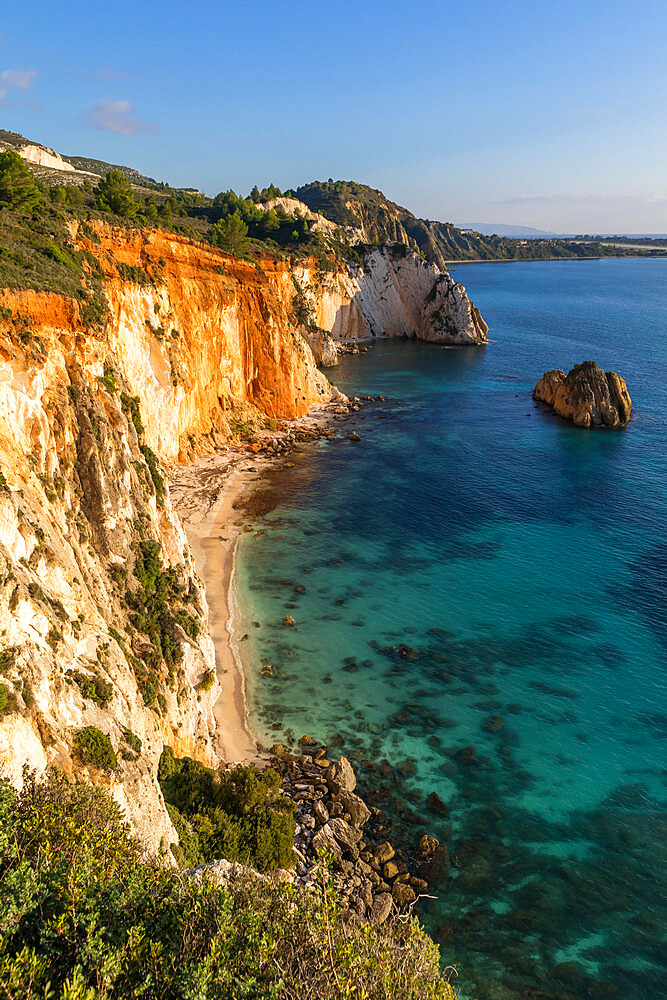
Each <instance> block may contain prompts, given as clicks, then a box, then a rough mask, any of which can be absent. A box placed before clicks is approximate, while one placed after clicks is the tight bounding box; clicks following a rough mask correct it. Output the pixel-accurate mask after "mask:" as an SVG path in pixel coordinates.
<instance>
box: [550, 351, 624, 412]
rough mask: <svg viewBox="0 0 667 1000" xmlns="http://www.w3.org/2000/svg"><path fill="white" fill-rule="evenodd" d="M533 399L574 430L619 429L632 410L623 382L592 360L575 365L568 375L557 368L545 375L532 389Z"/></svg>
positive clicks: (613, 373) (614, 373) (618, 376)
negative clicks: (548, 407)
mask: <svg viewBox="0 0 667 1000" xmlns="http://www.w3.org/2000/svg"><path fill="white" fill-rule="evenodd" d="M533 399H536V400H538V401H539V402H541V403H546V404H547V406H551V407H553V409H554V412H555V413H557V414H558V415H559V416H561V417H564V418H565V419H566V420H571V421H572V423H573V424H575V425H576V426H577V427H622V426H623V425H624V424H627V422H628V421H629V419H630V413H631V410H632V400H631V399H630V394H629V393H628V387H627V385H626V384H625V380H624V379H622V378H621V377H620V375H617V374H616V372H612V371H609V372H605V371H603V370H602V368H598V366H597V364H596V363H595V361H584V362H583V363H582V364H580V365H575V366H574V368H572V369H571V371H569V372H568V374H567V375H566V374H565V372H564V371H562V370H561V369H560V368H553V369H551V371H548V372H545V373H544V375H543V376H542V378H541V379H540V380H539V382H538V383H537V385H536V386H535V388H534V389H533Z"/></svg>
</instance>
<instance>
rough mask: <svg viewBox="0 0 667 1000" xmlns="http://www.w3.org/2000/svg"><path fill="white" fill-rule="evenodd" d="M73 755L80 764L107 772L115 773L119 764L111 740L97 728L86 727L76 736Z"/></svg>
mask: <svg viewBox="0 0 667 1000" xmlns="http://www.w3.org/2000/svg"><path fill="white" fill-rule="evenodd" d="M73 753H74V757H75V759H76V760H78V761H79V763H81V764H90V765H91V766H92V767H99V768H102V769H103V770H105V771H114V770H115V769H116V766H117V764H118V761H117V760H116V752H115V750H114V748H113V744H112V743H111V740H110V739H109V737H108V736H107V735H106V733H103V732H101V731H100V730H99V729H97V728H96V727H95V726H86V727H85V729H81V730H80V731H79V732H78V733H77V734H76V736H75V737H74V751H73Z"/></svg>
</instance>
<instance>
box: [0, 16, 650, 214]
mask: <svg viewBox="0 0 667 1000" xmlns="http://www.w3.org/2000/svg"><path fill="white" fill-rule="evenodd" d="M3 7H4V9H3V16H2V20H1V21H0V127H3V128H7V129H10V130H12V131H17V132H21V133H22V134H23V135H26V136H28V137H29V138H33V139H36V140H38V141H40V142H43V143H45V144H46V145H49V146H52V147H53V148H55V149H57V150H58V151H60V152H63V153H66V154H67V153H69V154H75V153H78V154H81V155H88V156H97V157H99V158H101V159H104V160H109V161H112V162H117V163H118V162H121V163H127V164H129V165H131V166H135V167H137V168H138V169H140V170H141V171H143V172H145V173H147V174H149V175H151V176H153V177H156V178H158V179H160V180H168V181H169V182H170V183H172V184H174V185H193V186H195V187H198V188H200V189H201V190H204V191H206V192H207V193H208V194H215V193H217V192H218V191H220V190H223V189H227V188H229V187H233V188H234V189H235V190H237V191H238V192H239V193H244V194H245V193H247V191H248V190H249V189H250V187H251V186H252V185H253V184H254V183H257V184H258V185H259V186H260V187H262V186H263V185H264V184H268V183H270V182H273V183H275V184H278V185H279V186H280V187H283V188H284V187H296V186H298V185H299V184H302V183H304V182H307V181H309V180H313V179H316V178H317V179H326V178H328V177H333V178H345V179H355V180H360V181H363V182H364V183H367V184H370V185H372V186H373V187H377V188H381V189H382V190H383V191H385V193H386V194H387V195H389V196H390V197H391V198H393V199H395V200H396V201H398V202H400V203H401V204H404V205H405V206H406V207H408V208H410V209H411V210H412V211H414V212H416V213H417V214H418V215H423V216H427V217H429V218H434V219H440V220H443V221H455V222H487V221H489V222H505V223H516V224H520V225H532V226H536V227H538V228H543V229H550V230H555V231H560V232H565V231H578V232H589V231H596V232H598V231H604V232H607V231H618V232H622V231H625V232H667V127H666V126H667V110H666V109H667V72H666V70H665V52H666V51H667V2H665V0H659V2H658V0H656V2H653V0H634V2H626V0H620V2H613V0H606V2H603V0H579V2H576V3H575V2H571V0H560V2H557V3H556V2H553V0H532V2H530V3H529V2H523V0H494V2H489V0H473V2H466V0H459V2H457V3H451V2H449V0H445V2H441V3H432V2H421V3H406V2H404V3H394V2H392V0H385V2H383V3H381V2H375V0H372V2H368V0H366V2H365V0H357V3H349V2H347V0H343V2H333V0H332V2H330V3H322V2H319V0H311V2H310V3H303V2H300V0H298V2H289V0H287V2H284V3H282V4H279V3H276V2H273V3H267V2H256V3H248V2H246V3H243V2H236V3H227V2H225V0H222V2H211V0H191V2H189V3H185V4H184V3H182V2H180V3H176V2H174V0H162V2H160V3H157V2H154V3H146V2H141V0H135V2H133V3H128V2H126V0H116V2H114V3H113V4H104V3H99V2H96V0H88V2H71V0H62V2H59V3H58V4H54V3H53V0H49V2H42V0H37V2H30V0H27V2H24V3H9V2H7V3H6V4H4V5H3Z"/></svg>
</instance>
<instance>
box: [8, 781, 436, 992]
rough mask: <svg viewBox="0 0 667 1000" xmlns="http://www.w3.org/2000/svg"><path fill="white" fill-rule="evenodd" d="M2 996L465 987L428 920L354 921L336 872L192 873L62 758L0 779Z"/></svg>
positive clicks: (372, 990)
mask: <svg viewBox="0 0 667 1000" xmlns="http://www.w3.org/2000/svg"><path fill="white" fill-rule="evenodd" d="M67 984H69V985H67ZM0 995H1V996H2V997H6V998H7V1000H45V998H46V997H52V998H53V1000H56V998H57V1000H75V998H76V1000H84V998H85V1000H95V998H99V1000H103V998H104V1000H128V998H130V997H132V998H135V1000H139V998H141V1000H153V998H160V1000H185V998H189V1000H195V998H196V1000H241V998H245V1000H278V998H280V1000H346V998H347V1000H349V998H351V997H359V998H360V1000H361V998H362V997H363V998H364V1000H454V994H453V992H452V989H451V987H450V986H449V984H448V983H447V982H446V981H445V980H444V979H442V978H441V976H440V974H439V971H438V950H437V948H436V946H435V945H434V944H433V942H432V941H431V940H430V939H429V938H428V937H427V936H426V935H425V934H424V932H423V931H422V930H421V928H420V927H419V925H418V924H417V921H416V920H410V921H407V922H406V923H398V924H395V925H394V924H385V925H382V926H381V927H377V926H373V925H367V926H364V927H361V928H353V927H350V926H349V925H346V923H345V922H344V921H343V920H342V908H341V905H340V902H339V900H338V898H337V896H336V893H335V891H334V890H333V889H332V887H331V885H330V884H329V883H328V881H327V878H326V873H324V872H322V873H321V874H320V877H319V889H316V890H313V891H308V890H305V889H301V888H298V887H295V886H292V885H289V884H287V883H284V882H280V881H275V882H274V881H272V880H270V879H261V878H259V877H257V876H254V875H253V874H252V873H250V872H249V873H248V874H247V877H244V878H242V879H239V880H237V881H235V882H234V883H232V884H231V885H230V886H229V887H219V886H216V885H215V884H214V882H213V881H212V880H209V879H203V880H202V881H201V882H198V881H195V880H192V879H187V878H183V876H182V875H180V874H179V873H175V872H172V871H170V870H167V869H166V868H164V867H162V866H161V865H159V864H157V863H155V862H152V861H147V860H146V859H145V857H144V855H143V852H142V850H141V847H140V845H138V844H137V843H136V842H135V841H134V840H132V838H131V837H130V835H129V831H128V829H127V827H126V826H125V824H124V823H123V818H122V814H121V812H120V810H119V808H118V806H117V805H116V804H115V803H114V802H112V801H111V799H110V798H109V797H108V796H107V795H106V794H105V793H104V792H103V791H102V790H101V789H98V788H94V787H91V786H90V785H87V784H84V783H83V782H77V783H71V782H69V781H67V779H65V778H64V777H63V776H62V775H61V774H59V773H58V772H57V771H53V770H52V771H51V772H50V773H49V776H48V777H47V779H46V780H45V781H44V782H43V783H41V784H37V783H36V782H35V779H34V777H32V776H27V779H26V781H25V783H24V788H23V791H22V792H21V793H17V792H15V791H14V790H13V789H12V788H11V787H10V786H9V785H8V784H7V783H6V782H4V781H1V782H0Z"/></svg>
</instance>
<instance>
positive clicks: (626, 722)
mask: <svg viewBox="0 0 667 1000" xmlns="http://www.w3.org/2000/svg"><path fill="white" fill-rule="evenodd" d="M455 277H456V279H457V280H459V281H463V282H464V283H465V284H466V286H467V288H468V290H469V292H470V294H471V297H472V298H473V299H474V300H475V302H476V303H477V305H478V306H479V307H480V309H481V311H482V314H483V315H484V317H485V318H486V320H487V322H488V323H489V327H490V333H489V336H490V338H491V340H492V342H491V343H490V344H489V345H488V347H486V348H483V349H474V348H470V349H467V348H465V349H456V350H448V349H445V348H442V347H438V346H433V345H425V344H419V343H413V342H386V343H380V344H377V345H375V346H374V347H373V348H372V349H371V350H370V351H369V353H368V354H367V355H365V356H361V357H348V358H345V359H343V361H342V363H341V364H340V366H339V367H338V369H336V370H334V371H333V372H330V374H331V375H332V376H333V377H334V379H335V381H336V382H337V384H338V385H339V386H340V387H341V388H342V389H343V390H344V391H346V392H348V393H351V394H353V393H358V394H372V395H377V394H383V395H385V396H386V402H384V403H380V402H378V403H372V404H370V405H369V406H368V407H366V408H364V409H362V410H361V411H360V412H359V413H358V414H355V415H354V417H353V418H352V420H351V421H348V420H346V421H345V422H341V423H340V425H339V426H340V432H341V433H340V436H339V437H338V438H337V439H335V440H334V441H332V442H330V443H323V444H321V445H320V446H318V447H312V446H311V447H304V449H303V450H302V451H301V452H300V453H299V454H298V455H297V456H296V457H295V459H294V462H295V465H294V468H290V469H283V470H279V471H277V472H276V473H274V474H273V475H272V477H271V479H270V481H269V482H268V483H267V484H265V485H264V486H263V487H262V488H261V489H260V491H259V493H258V495H257V496H256V497H255V501H254V503H253V509H254V511H255V526H256V528H257V529H258V530H257V532H256V533H249V534H247V535H244V536H243V538H242V541H241V545H240V552H239V561H238V578H237V586H238V593H239V599H240V601H241V604H242V606H243V608H244V609H245V613H246V618H247V620H249V621H251V622H254V623H255V627H250V628H248V627H247V621H246V625H245V628H244V631H247V632H248V633H249V639H248V640H246V641H245V642H243V643H242V644H241V648H242V649H244V655H245V658H246V662H247V664H248V672H249V678H248V681H249V690H250V700H251V714H252V718H253V724H254V726H255V730H256V732H257V733H258V735H259V736H260V738H261V739H263V740H264V741H265V742H266V743H272V742H276V741H282V740H286V739H287V740H289V739H290V738H293V737H297V738H298V737H299V736H300V735H302V734H303V733H308V734H310V735H312V736H314V737H315V738H317V739H319V740H322V741H324V742H326V743H328V744H329V745H331V746H332V747H336V748H339V750H341V751H343V750H344V752H346V753H347V754H348V756H351V757H352V758H354V759H355V761H356V763H357V764H358V766H359V776H360V783H361V785H362V786H363V787H364V788H365V789H366V790H367V791H368V792H369V795H370V796H371V797H372V798H373V799H374V801H376V802H377V803H378V804H379V805H381V806H382V808H383V809H385V810H386V811H387V814H388V815H389V816H390V818H391V820H392V822H393V829H392V834H391V836H392V838H393V839H394V840H396V841H401V842H404V843H405V844H407V845H410V844H414V843H415V842H416V840H417V839H418V836H419V835H420V833H421V832H423V831H425V830H428V831H429V832H431V833H433V834H435V835H436V836H437V837H438V838H439V839H440V840H441V842H442V843H445V844H447V845H448V847H449V853H450V858H451V861H452V866H451V868H450V869H449V871H448V872H446V873H445V874H444V875H443V878H442V881H441V882H440V883H439V884H438V885H436V886H434V887H433V888H432V889H431V890H430V891H431V892H433V893H434V894H435V895H437V897H438V898H437V900H430V901H426V902H425V903H422V904H421V916H422V918H423V919H424V920H425V922H426V923H427V925H428V927H429V929H430V930H431V932H432V933H433V934H434V936H435V937H436V939H437V940H438V941H439V942H440V944H441V950H442V954H443V959H444V961H445V962H446V963H447V964H449V965H456V966H457V968H458V973H459V978H458V987H459V988H460V989H461V992H462V994H463V996H464V997H477V998H478V1000H487V998H489V1000H510V998H512V997H526V998H528V997H530V998H536V997H538V996H539V997H542V998H544V997H548V996H564V995H569V996H574V997H602V996H611V995H613V994H615V995H616V996H618V997H619V998H620V997H623V998H624V1000H625V998H629V1000H634V998H636V1000H640V998H641V1000H653V998H657V997H659V996H660V997H662V996H664V995H665V980H664V965H663V964H661V955H662V956H663V957H664V938H663V937H662V936H661V935H663V934H664V927H665V910H664V900H665V892H664V890H665V884H664V879H665V871H666V866H665V860H666V858H665V843H666V838H665V833H666V832H667V831H666V826H667V824H666V823H665V813H664V802H665V756H664V746H665V735H666V734H667V708H666V707H665V700H664V693H665V666H666V665H667V460H666V447H665V441H666V440H667V347H666V340H667V295H666V292H667V260H653V261H651V260H632V259H625V260H621V259H619V260H613V259H610V260H602V261H587V262H583V261H576V262H536V263H522V264H474V265H468V266H458V267H457V268H456V269H455ZM587 358H594V359H595V360H596V361H597V362H598V364H599V365H601V366H602V367H604V368H613V369H614V370H616V371H618V372H619V373H620V374H621V375H623V376H624V377H625V379H626V381H627V383H628V388H629V390H630V394H631V396H632V400H633V417H632V422H631V424H630V426H629V427H628V428H627V429H626V430H624V431H620V432H610V431H584V430H580V429H576V428H573V427H571V426H568V425H567V424H566V423H564V422H562V421H560V420H559V419H558V418H556V417H554V416H553V415H552V414H549V413H547V412H545V411H544V410H542V409H540V408H539V407H538V406H537V405H536V404H534V403H533V401H532V399H531V395H530V394H531V390H532V387H533V385H534V384H535V382H536V380H537V379H538V378H539V377H540V376H541V375H542V373H543V372H544V371H545V370H546V369H548V368H553V367H562V368H565V370H567V369H568V368H569V367H570V366H571V365H572V364H574V363H576V362H579V361H583V360H585V359H587ZM397 400H400V401H401V405H398V404H397V402H396V401H397ZM352 429H355V430H357V431H358V433H359V434H360V435H361V438H362V440H361V441H360V442H358V443H353V442H350V441H349V440H348V439H347V432H348V431H349V430H352ZM297 585H300V586H301V587H304V588H305V593H302V594H297V593H295V592H294V587H295V586H297ZM287 614H291V615H293V617H294V618H295V620H296V625H295V626H294V627H293V628H289V627H285V626H283V625H281V620H282V618H283V616H284V615H287ZM264 663H271V664H272V665H273V666H274V668H275V676H274V677H265V676H262V675H261V673H260V667H261V665H262V664H264ZM490 716H493V717H500V719H493V720H492V721H491V722H489V717H490ZM501 724H502V728H500V726H501ZM489 730H497V731H489ZM466 748H473V750H472V751H471V750H466ZM332 752H333V751H332ZM432 792H437V794H438V795H439V796H440V798H441V799H442V801H443V802H444V806H442V807H438V808H437V809H436V811H435V812H430V811H429V809H428V808H427V806H426V802H425V799H426V796H427V795H428V794H429V793H432ZM661 949H663V950H661Z"/></svg>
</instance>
